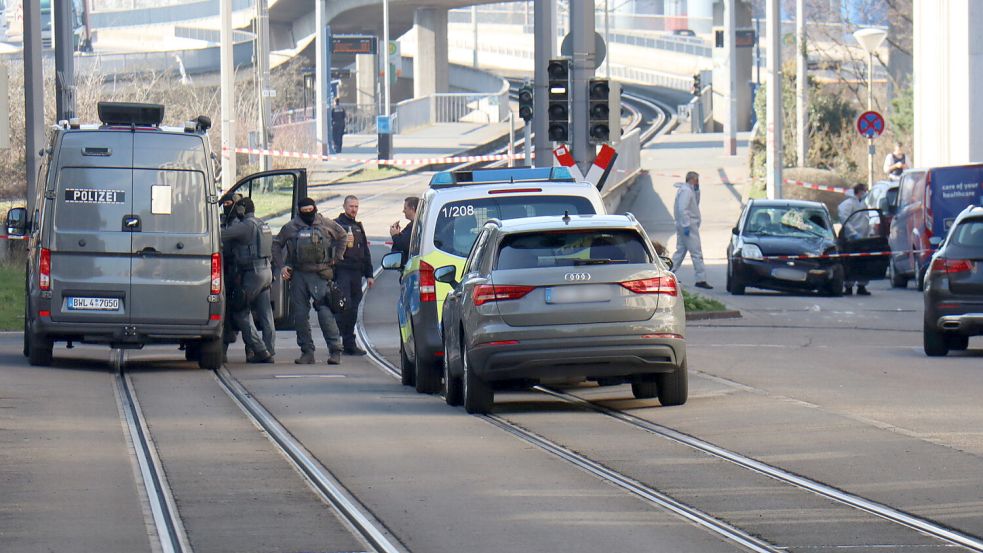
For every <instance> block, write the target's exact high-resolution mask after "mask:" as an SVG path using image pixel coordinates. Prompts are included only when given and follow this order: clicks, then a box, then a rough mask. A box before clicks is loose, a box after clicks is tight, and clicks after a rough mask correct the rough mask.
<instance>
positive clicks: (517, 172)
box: [430, 167, 576, 188]
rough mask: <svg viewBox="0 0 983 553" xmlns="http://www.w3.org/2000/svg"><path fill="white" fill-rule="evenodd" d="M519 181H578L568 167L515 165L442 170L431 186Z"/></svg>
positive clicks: (446, 186) (431, 181)
mask: <svg viewBox="0 0 983 553" xmlns="http://www.w3.org/2000/svg"><path fill="white" fill-rule="evenodd" d="M519 182H576V180H575V179H574V178H573V175H571V174H570V170H569V169H567V168H566V167H513V168H508V169H473V170H468V171H441V172H439V173H436V174H435V175H434V176H433V177H431V178H430V188H452V187H455V186H471V185H476V184H502V183H510V184H511V183H519Z"/></svg>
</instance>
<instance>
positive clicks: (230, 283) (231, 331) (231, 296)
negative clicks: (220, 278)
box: [221, 194, 251, 361]
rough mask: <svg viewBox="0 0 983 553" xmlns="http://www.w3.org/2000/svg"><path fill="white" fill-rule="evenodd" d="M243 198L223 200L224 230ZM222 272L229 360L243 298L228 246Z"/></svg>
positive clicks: (225, 354)
mask: <svg viewBox="0 0 983 553" xmlns="http://www.w3.org/2000/svg"><path fill="white" fill-rule="evenodd" d="M241 199H242V194H234V195H232V196H229V197H227V198H225V199H223V200H222V225H221V227H222V232H225V229H227V228H228V227H229V225H231V224H232V223H235V222H236V221H238V220H239V218H238V217H237V216H236V208H237V206H238V203H239V200H241ZM222 273H223V274H224V275H225V282H226V292H227V294H226V298H225V326H224V327H222V343H223V345H224V353H223V354H222V360H223V361H228V358H227V357H228V355H227V354H228V351H229V344H232V343H234V342H235V341H236V336H237V335H238V334H239V328H238V327H237V326H236V323H235V318H234V316H233V311H234V309H233V305H234V304H237V303H239V304H241V301H240V300H241V298H240V297H239V296H238V294H239V292H241V288H240V286H239V271H238V270H237V267H236V264H235V259H234V258H233V256H232V255H231V253H230V252H229V250H228V248H226V249H225V255H223V256H222ZM246 347H247V348H248V347H249V346H248V345H247V346H246ZM247 353H251V352H247Z"/></svg>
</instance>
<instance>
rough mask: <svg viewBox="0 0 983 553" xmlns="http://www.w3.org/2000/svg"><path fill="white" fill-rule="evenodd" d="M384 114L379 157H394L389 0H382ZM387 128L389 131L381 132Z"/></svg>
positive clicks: (378, 138)
mask: <svg viewBox="0 0 983 553" xmlns="http://www.w3.org/2000/svg"><path fill="white" fill-rule="evenodd" d="M380 50H381V51H382V80H383V83H382V90H383V94H382V114H383V116H384V117H385V119H386V126H387V127H388V128H386V129H377V131H380V132H377V133H376V137H377V142H376V144H377V146H378V154H379V155H378V158H379V159H392V138H393V135H392V127H391V124H392V116H391V115H390V113H389V110H390V105H389V92H390V90H389V79H390V78H391V77H390V75H389V0H382V48H380ZM381 130H385V131H387V132H381Z"/></svg>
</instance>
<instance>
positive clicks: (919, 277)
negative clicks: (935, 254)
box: [915, 260, 925, 292]
mask: <svg viewBox="0 0 983 553" xmlns="http://www.w3.org/2000/svg"><path fill="white" fill-rule="evenodd" d="M915 284H916V285H917V286H918V291H919V292H922V291H924V290H925V274H924V272H923V271H922V266H921V265H920V264H919V263H918V261H917V260H916V261H915Z"/></svg>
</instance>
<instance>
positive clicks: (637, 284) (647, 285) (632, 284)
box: [621, 275, 679, 296]
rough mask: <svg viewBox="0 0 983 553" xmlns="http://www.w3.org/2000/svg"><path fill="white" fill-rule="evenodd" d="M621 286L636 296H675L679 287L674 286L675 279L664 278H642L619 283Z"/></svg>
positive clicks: (672, 277)
mask: <svg viewBox="0 0 983 553" xmlns="http://www.w3.org/2000/svg"><path fill="white" fill-rule="evenodd" d="M621 285H622V286H624V287H625V288H627V289H629V290H631V291H632V292H634V293H636V294H665V295H667V296H676V295H678V294H679V286H678V285H677V284H676V277H674V276H671V275H670V276H664V277H655V278H643V279H640V280H628V281H625V282H622V283H621Z"/></svg>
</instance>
